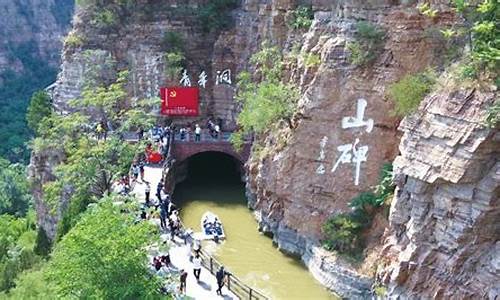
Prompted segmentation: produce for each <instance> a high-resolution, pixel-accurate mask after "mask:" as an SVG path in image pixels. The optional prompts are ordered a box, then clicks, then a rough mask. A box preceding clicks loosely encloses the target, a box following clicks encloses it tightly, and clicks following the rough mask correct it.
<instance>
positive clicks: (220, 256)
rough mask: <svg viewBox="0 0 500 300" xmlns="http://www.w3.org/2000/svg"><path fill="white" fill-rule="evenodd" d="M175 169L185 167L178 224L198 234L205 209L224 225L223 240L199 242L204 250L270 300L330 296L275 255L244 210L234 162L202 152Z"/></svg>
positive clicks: (294, 263)
mask: <svg viewBox="0 0 500 300" xmlns="http://www.w3.org/2000/svg"><path fill="white" fill-rule="evenodd" d="M179 166H183V167H184V175H183V179H184V181H183V182H181V183H179V184H177V186H176V188H175V191H174V194H173V199H174V203H175V204H176V205H178V207H179V208H180V217H181V219H182V222H183V224H184V225H185V226H186V227H188V228H191V229H193V231H195V232H199V231H201V230H202V229H201V228H202V226H201V224H200V223H201V218H202V216H203V214H204V213H205V212H207V211H210V212H212V213H214V214H216V215H217V216H218V218H219V220H220V221H221V223H222V224H223V227H224V232H225V235H226V239H225V240H224V241H222V242H221V243H218V244H216V243H215V242H213V241H204V242H203V243H202V248H203V249H204V251H206V252H207V253H209V254H211V255H212V256H214V257H215V258H216V259H217V260H219V261H220V262H221V263H222V264H223V265H224V266H225V267H226V269H227V270H228V271H229V272H231V273H232V274H235V275H236V276H238V277H240V278H243V279H244V281H245V282H246V283H248V284H249V285H250V286H252V287H253V288H256V289H259V290H261V291H265V292H266V294H268V295H269V296H270V298H271V299H291V298H300V299H330V295H329V292H328V291H327V290H326V289H323V288H322V287H321V286H320V285H319V283H317V282H316V281H315V280H314V278H313V277H312V275H311V274H310V273H309V272H308V271H307V269H306V268H305V267H304V265H303V264H302V263H301V262H300V261H298V260H296V259H294V258H291V257H288V256H286V255H284V254H283V253H281V252H279V251H278V250H277V249H276V248H275V247H274V246H273V242H272V239H270V238H269V237H266V236H264V235H262V234H260V233H259V232H258V230H257V225H258V224H257V222H256V220H255V218H254V215H253V214H252V212H251V211H250V210H249V209H248V204H247V198H246V196H245V184H244V183H243V182H242V180H241V178H242V177H241V174H242V173H241V171H242V170H243V166H242V163H241V162H240V161H239V160H238V159H236V158H234V157H233V156H231V155H228V154H224V153H221V152H203V153H199V154H195V155H193V156H191V157H189V158H187V159H185V160H184V161H182V162H180V163H179ZM176 168H177V167H176ZM176 174H178V169H176ZM202 276H203V275H202Z"/></svg>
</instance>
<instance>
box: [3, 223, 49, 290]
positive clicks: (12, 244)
mask: <svg viewBox="0 0 500 300" xmlns="http://www.w3.org/2000/svg"><path fill="white" fill-rule="evenodd" d="M34 222H35V217H34V213H30V214H28V215H27V217H26V218H16V217H14V216H11V215H7V214H4V215H0V293H1V292H7V291H9V290H10V289H12V288H13V287H14V286H15V281H14V280H15V278H16V276H17V275H18V274H20V273H21V272H23V271H24V270H27V269H29V268H31V267H33V266H34V265H36V264H38V263H40V262H41V257H39V256H38V255H36V254H35V253H34V251H33V248H34V247H35V239H36V231H35V230H34V224H35V223H34ZM0 297H1V294H0Z"/></svg>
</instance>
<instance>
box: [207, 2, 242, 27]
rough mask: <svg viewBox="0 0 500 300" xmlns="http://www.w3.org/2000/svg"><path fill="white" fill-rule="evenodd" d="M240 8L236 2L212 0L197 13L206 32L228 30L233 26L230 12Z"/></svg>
mask: <svg viewBox="0 0 500 300" xmlns="http://www.w3.org/2000/svg"><path fill="white" fill-rule="evenodd" d="M237 6H238V2H237V1H236V0H210V1H208V2H207V3H205V4H204V5H202V6H200V8H199V9H198V11H197V16H198V22H199V24H200V26H201V28H202V29H203V31H205V32H210V31H219V30H222V29H227V28H229V27H230V26H231V25H232V22H233V21H232V18H231V15H230V11H231V10H232V9H235V8H236V7H237Z"/></svg>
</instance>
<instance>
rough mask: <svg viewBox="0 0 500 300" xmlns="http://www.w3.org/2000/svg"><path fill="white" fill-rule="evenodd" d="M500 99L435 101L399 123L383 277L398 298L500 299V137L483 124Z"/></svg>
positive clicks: (449, 96)
mask: <svg viewBox="0 0 500 300" xmlns="http://www.w3.org/2000/svg"><path fill="white" fill-rule="evenodd" d="M495 99H497V100H498V93H493V92H485V91H482V92H481V91H480V90H477V89H460V88H458V87H457V88H455V89H453V90H452V92H450V91H442V92H439V93H436V94H433V95H431V96H429V97H428V98H427V99H426V100H425V101H424V102H423V103H422V106H421V109H420V111H419V113H418V114H416V115H414V116H411V117H408V118H405V119H404V121H403V122H402V123H401V125H400V130H401V131H402V132H403V137H402V139H401V144H400V153H401V154H400V155H399V156H398V157H397V158H396V160H395V162H394V166H395V178H396V182H397V186H398V189H397V193H396V195H395V197H394V200H393V203H392V207H391V214H390V227H389V228H388V232H387V233H388V236H387V239H386V241H385V245H384V249H383V251H382V253H383V257H384V258H385V259H386V263H387V265H386V266H385V268H384V270H383V271H382V272H380V274H379V275H380V276H381V279H382V281H384V282H385V283H387V284H389V286H390V287H391V289H390V294H391V295H393V296H397V295H403V296H410V297H423V298H441V299H450V298H453V299H472V298H476V299H477V298H483V299H496V298H498V297H499V295H500V289H499V285H498V282H499V279H500V256H499V255H500V223H499V222H498V220H499V217H500V210H499V204H500V202H499V201H500V163H499V161H498V158H499V157H500V156H499V154H500V153H499V151H500V132H499V131H498V130H492V129H488V128H487V127H485V125H484V120H485V112H486V111H487V108H488V107H489V106H490V105H491V104H492V103H493V101H495Z"/></svg>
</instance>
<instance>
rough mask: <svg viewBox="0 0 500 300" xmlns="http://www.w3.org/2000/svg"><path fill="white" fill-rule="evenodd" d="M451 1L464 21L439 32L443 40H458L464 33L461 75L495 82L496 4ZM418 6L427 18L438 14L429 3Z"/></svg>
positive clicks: (498, 63) (499, 66) (499, 37)
mask: <svg viewBox="0 0 500 300" xmlns="http://www.w3.org/2000/svg"><path fill="white" fill-rule="evenodd" d="M451 2H452V4H453V5H454V7H455V11H456V13H457V14H458V15H459V16H460V17H461V18H462V19H463V20H464V22H463V23H460V24H454V25H453V26H452V27H449V28H443V29H442V30H441V33H442V34H443V36H444V37H445V38H446V39H459V38H463V37H464V36H465V37H466V39H467V42H468V47H467V49H466V52H467V53H466V55H465V57H463V58H462V64H463V66H462V71H463V72H462V73H461V74H462V77H464V78H471V79H481V80H484V79H487V78H489V79H492V80H493V81H497V78H498V70H500V27H499V26H498V24H497V23H498V18H499V17H500V4H499V3H498V1H495V0H481V1H471V0H452V1H451ZM419 9H420V12H421V13H422V14H423V15H425V16H428V17H431V18H434V17H436V16H437V15H438V13H439V11H438V10H436V9H432V7H431V6H430V5H429V4H423V5H421V6H419ZM497 82H498V81H497Z"/></svg>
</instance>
